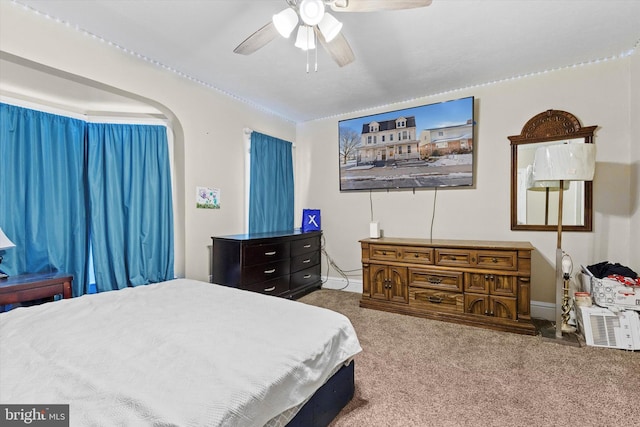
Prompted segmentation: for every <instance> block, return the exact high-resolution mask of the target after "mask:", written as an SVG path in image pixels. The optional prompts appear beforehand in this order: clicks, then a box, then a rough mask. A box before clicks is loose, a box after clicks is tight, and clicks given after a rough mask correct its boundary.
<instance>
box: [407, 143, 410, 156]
mask: <svg viewBox="0 0 640 427" xmlns="http://www.w3.org/2000/svg"><path fill="white" fill-rule="evenodd" d="M407 154H411V146H410V145H407Z"/></svg>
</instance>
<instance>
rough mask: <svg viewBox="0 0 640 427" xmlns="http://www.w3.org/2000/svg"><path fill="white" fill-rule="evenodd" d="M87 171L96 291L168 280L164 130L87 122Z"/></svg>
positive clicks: (169, 230) (170, 247) (169, 222)
mask: <svg viewBox="0 0 640 427" xmlns="http://www.w3.org/2000/svg"><path fill="white" fill-rule="evenodd" d="M87 167H88V171H89V172H88V174H87V176H88V183H89V186H88V189H89V198H90V205H91V244H92V250H93V257H94V258H93V260H94V266H95V277H96V287H97V290H98V291H99V292H101V291H107V290H112V289H121V288H125V287H127V286H138V285H143V284H147V283H149V282H160V281H164V280H169V279H173V278H174V271H173V211H172V200H171V175H170V166H169V152H168V145H167V133H166V128H165V127H163V126H142V125H120V124H100V123H88V124H87Z"/></svg>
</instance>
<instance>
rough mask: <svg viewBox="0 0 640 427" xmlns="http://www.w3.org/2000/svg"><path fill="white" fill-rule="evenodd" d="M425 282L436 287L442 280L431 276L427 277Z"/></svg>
mask: <svg viewBox="0 0 640 427" xmlns="http://www.w3.org/2000/svg"><path fill="white" fill-rule="evenodd" d="M427 281H428V282H429V283H434V284H436V285H437V284H438V283H442V279H441V278H439V277H433V276H431V277H429V278H428V279H427Z"/></svg>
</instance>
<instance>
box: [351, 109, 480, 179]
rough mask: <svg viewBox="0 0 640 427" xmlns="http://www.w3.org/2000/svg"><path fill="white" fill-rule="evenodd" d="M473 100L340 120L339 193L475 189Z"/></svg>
mask: <svg viewBox="0 0 640 427" xmlns="http://www.w3.org/2000/svg"><path fill="white" fill-rule="evenodd" d="M473 104H474V99H473V97H468V98H462V99H459V100H454V101H447V102H442V103H437V104H430V105H424V106H419V107H413V108H408V109H404V110H397V111H390V112H386V113H381V114H376V115H371V116H365V117H356V118H354V119H347V120H342V121H340V123H339V126H338V134H339V135H338V137H339V162H340V190H341V191H350V190H376V189H401V188H405V189H411V188H413V189H415V188H423V187H459V186H472V185H473V157H474V156H473V149H474V125H475V122H474V120H473V116H474V114H473Z"/></svg>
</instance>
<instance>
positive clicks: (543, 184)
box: [527, 165, 569, 225]
mask: <svg viewBox="0 0 640 427" xmlns="http://www.w3.org/2000/svg"><path fill="white" fill-rule="evenodd" d="M527 169H528V171H529V177H528V179H527V190H528V191H536V192H537V191H544V225H549V194H550V192H552V191H560V190H561V189H562V191H567V190H568V189H569V181H565V182H564V183H563V185H562V187H560V181H542V180H539V181H534V179H533V166H531V165H530V166H527Z"/></svg>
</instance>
